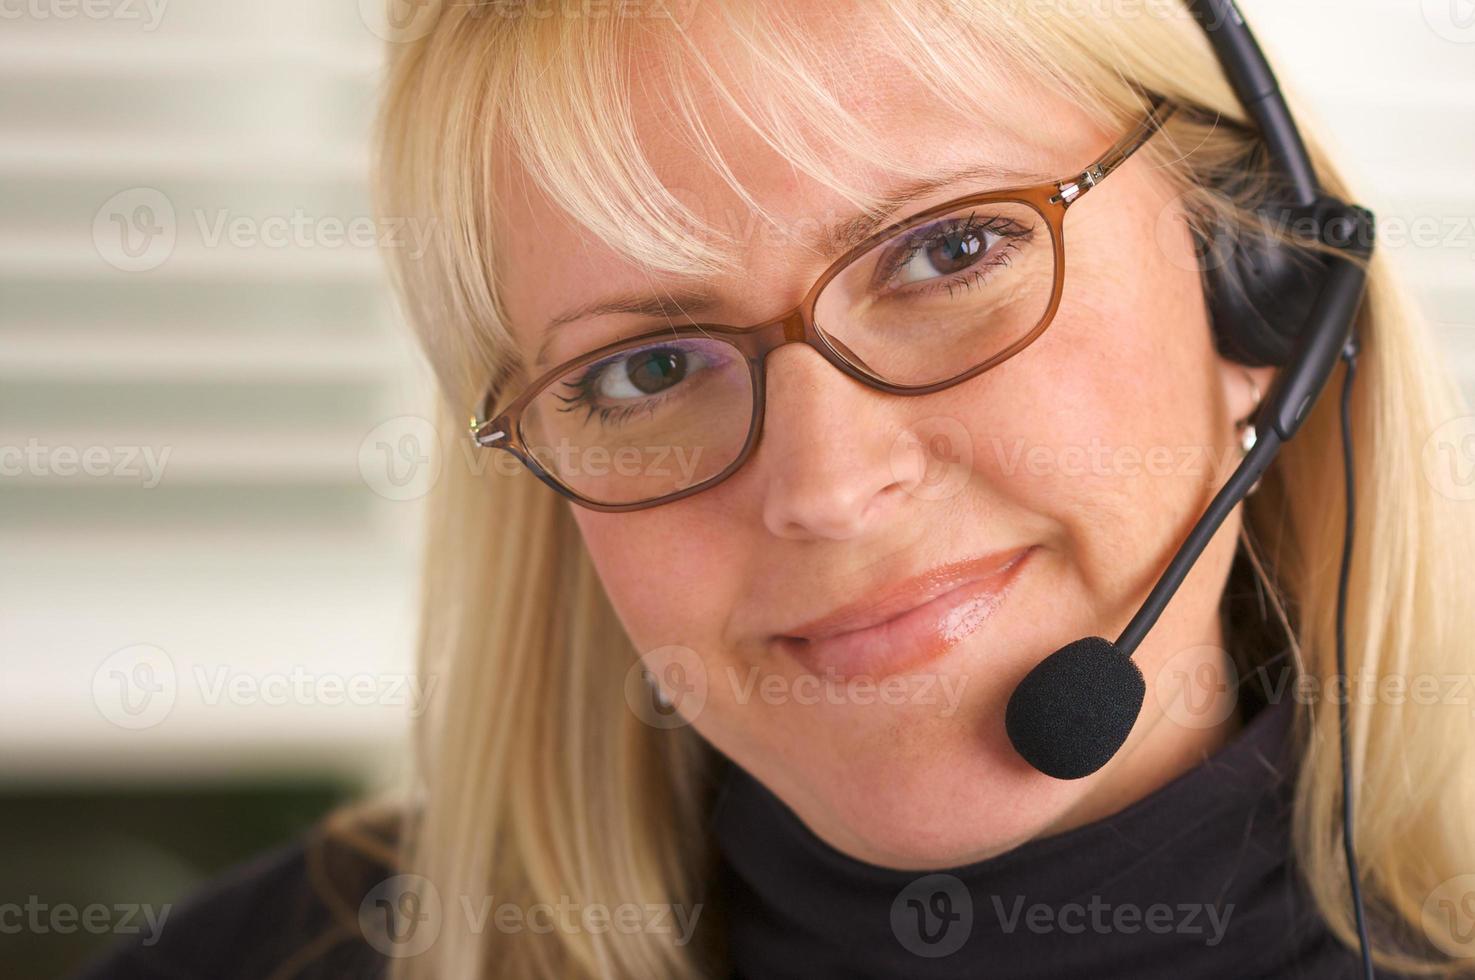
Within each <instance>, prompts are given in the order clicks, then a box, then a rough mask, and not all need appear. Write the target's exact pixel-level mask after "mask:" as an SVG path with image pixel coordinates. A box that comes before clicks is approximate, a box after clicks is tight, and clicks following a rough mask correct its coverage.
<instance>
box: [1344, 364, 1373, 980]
mask: <svg viewBox="0 0 1475 980" xmlns="http://www.w3.org/2000/svg"><path fill="white" fill-rule="evenodd" d="M1342 360H1343V361H1344V362H1345V363H1346V365H1347V373H1346V375H1345V376H1344V377H1343V379H1342V463H1343V468H1344V471H1345V472H1344V477H1345V479H1346V484H1347V490H1346V492H1347V524H1346V527H1345V528H1344V529H1343V532H1342V571H1341V576H1340V577H1339V578H1338V580H1337V676H1339V677H1341V678H1342V679H1343V684H1344V686H1345V689H1346V695H1347V696H1346V697H1344V698H1342V699H1340V700H1339V701H1338V702H1337V713H1338V718H1339V720H1340V725H1339V726H1338V727H1339V729H1340V739H1341V747H1342V850H1343V853H1344V855H1345V856H1346V858H1347V880H1348V881H1349V883H1350V884H1351V886H1352V911H1353V913H1354V914H1355V915H1356V917H1357V941H1358V943H1359V945H1360V946H1361V948H1362V972H1363V975H1364V977H1366V980H1375V977H1374V975H1373V956H1372V944H1371V943H1369V942H1368V938H1367V917H1366V915H1365V914H1364V912H1363V907H1362V884H1361V881H1360V879H1361V877H1362V876H1361V874H1360V873H1359V872H1358V869H1357V850H1356V848H1354V847H1353V844H1352V749H1351V739H1350V737H1349V733H1348V728H1349V723H1348V703H1349V702H1350V701H1351V700H1352V681H1351V679H1350V678H1348V677H1347V580H1348V578H1349V576H1350V574H1351V572H1352V526H1353V517H1354V515H1355V513H1356V511H1355V507H1354V504H1355V499H1354V493H1353V488H1354V486H1355V484H1356V480H1355V478H1354V475H1353V466H1352V409H1351V405H1352V378H1353V375H1354V374H1355V373H1356V371H1357V344H1356V341H1354V340H1349V341H1348V342H1347V345H1346V346H1345V347H1344V348H1343V349H1342Z"/></svg>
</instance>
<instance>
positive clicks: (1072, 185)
mask: <svg viewBox="0 0 1475 980" xmlns="http://www.w3.org/2000/svg"><path fill="white" fill-rule="evenodd" d="M1177 110H1178V107H1177V106H1176V105H1174V104H1173V103H1171V102H1169V101H1168V100H1167V99H1165V98H1163V97H1162V96H1157V97H1156V98H1154V99H1153V100H1152V107H1151V108H1150V109H1149V110H1148V112H1147V115H1146V116H1144V117H1143V118H1142V120H1141V122H1139V123H1138V124H1137V128H1136V129H1134V130H1132V132H1130V133H1128V134H1127V135H1126V136H1124V137H1122V138H1121V139H1119V140H1117V141H1116V143H1114V144H1112V147H1111V149H1109V150H1107V151H1106V152H1105V153H1104V154H1102V155H1101V157H1100V158H1099V159H1097V161H1096V162H1095V163H1093V164H1091V165H1090V166H1089V167H1087V168H1086V169H1085V170H1082V171H1081V172H1080V173H1079V174H1077V175H1076V176H1075V177H1072V178H1069V179H1066V180H1062V181H1061V182H1060V183H1059V185H1058V186H1059V188H1060V192H1059V193H1058V194H1056V195H1055V196H1054V197H1052V198H1050V203H1051V204H1064V205H1065V206H1066V207H1069V206H1070V205H1072V204H1074V203H1075V202H1076V201H1077V200H1079V199H1080V198H1081V196H1082V195H1084V194H1085V193H1086V192H1087V191H1089V190H1090V189H1091V188H1093V187H1095V186H1096V185H1097V184H1099V183H1101V182H1102V181H1103V180H1105V179H1106V178H1107V177H1109V176H1111V172H1112V171H1113V170H1115V169H1116V168H1117V167H1120V166H1121V165H1122V164H1123V163H1126V162H1127V158H1128V157H1130V156H1131V155H1132V154H1133V153H1136V152H1137V151H1138V150H1139V149H1141V148H1142V146H1143V144H1145V143H1146V142H1147V141H1148V140H1150V139H1152V137H1153V136H1154V134H1156V133H1157V131H1158V130H1159V129H1161V128H1162V126H1163V123H1165V122H1167V121H1168V118H1169V117H1170V116H1172V115H1173V113H1174V112H1176V111H1177Z"/></svg>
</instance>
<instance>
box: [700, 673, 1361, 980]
mask: <svg viewBox="0 0 1475 980" xmlns="http://www.w3.org/2000/svg"><path fill="white" fill-rule="evenodd" d="M1293 711H1294V707H1293V705H1292V704H1291V703H1290V701H1289V700H1286V701H1282V702H1280V703H1279V704H1276V705H1273V706H1270V707H1266V708H1264V709H1262V710H1260V711H1259V712H1258V713H1256V714H1255V715H1254V716H1253V717H1252V718H1251V719H1250V720H1249V722H1248V724H1246V725H1245V726H1244V727H1243V728H1242V729H1241V730H1240V731H1239V733H1238V734H1237V735H1236V736H1235V737H1234V738H1233V739H1231V741H1230V742H1229V743H1228V744H1226V745H1225V746H1224V747H1223V748H1222V749H1220V751H1218V752H1217V753H1215V754H1214V755H1212V756H1210V757H1209V758H1207V759H1206V760H1205V761H1204V762H1202V763H1200V764H1199V765H1198V766H1196V767H1195V768H1194V769H1192V770H1190V771H1189V772H1187V773H1184V774H1183V775H1181V776H1179V777H1178V778H1177V779H1175V780H1173V781H1172V782H1170V783H1169V784H1167V785H1166V786H1164V787H1162V788H1161V789H1159V790H1157V791H1156V792H1154V793H1152V794H1151V795H1149V796H1147V797H1145V798H1143V799H1141V800H1139V801H1137V802H1136V803H1133V804H1131V805H1130V806H1128V807H1127V808H1126V809H1124V810H1122V811H1120V812H1118V813H1116V814H1114V815H1112V816H1109V817H1107V818H1105V819H1102V820H1099V821H1096V822H1094V823H1090V824H1087V825H1085V826H1082V827H1078V828H1075V829H1073V830H1070V831H1066V832H1064V833H1061V834H1058V835H1054V836H1051V837H1047V838H1041V839H1038V840H1034V841H1030V842H1028V843H1026V844H1024V845H1022V846H1020V847H1018V848H1015V849H1014V850H1012V851H1009V852H1007V853H1004V854H1001V855H999V856H997V857H994V858H990V859H988V860H985V861H981V862H978V863H976V864H970V865H967V866H965V867H960V868H953V869H949V870H947V871H941V872H933V871H919V872H908V871H899V870H892V869H888V868H880V867H877V866H874V865H870V864H866V863H864V862H860V861H857V860H855V859H853V858H851V857H849V856H847V855H845V854H843V853H841V852H839V851H837V850H835V849H834V848H833V847H831V846H830V845H828V844H826V843H825V842H824V841H822V840H820V839H819V838H818V837H817V836H815V834H814V833H813V832H812V831H810V830H809V829H808V828H807V827H806V826H805V825H804V824H803V823H802V822H801V821H800V820H799V818H798V817H797V816H795V814H794V813H793V811H791V810H790V809H789V808H788V807H787V806H786V805H785V804H784V803H782V802H781V801H780V800H779V799H778V798H777V797H775V796H774V795H773V794H772V793H771V792H770V791H769V790H768V789H767V788H766V787H764V786H763V785H762V784H761V783H759V782H758V781H757V780H756V779H755V778H753V776H751V775H750V774H749V773H747V772H746V771H744V770H742V769H741V768H739V767H738V766H736V765H732V766H730V767H729V770H728V773H727V775H726V778H725V783H724V785H723V787H722V790H721V793H720V795H719V799H718V802H717V808H716V811H715V813H714V820H715V825H714V826H715V834H716V840H717V846H718V849H719V852H720V854H721V857H722V870H721V874H722V882H721V884H722V891H721V894H722V899H723V904H724V905H725V908H726V916H727V922H728V925H727V935H728V944H729V947H730V952H731V955H732V962H733V965H734V968H735V972H736V975H737V976H738V977H741V978H747V980H773V978H784V977H804V978H806V980H809V978H827V977H846V978H869V977H878V978H879V977H887V978H890V977H906V978H918V980H928V978H935V980H959V978H965V977H966V978H974V977H1009V978H1019V980H1033V978H1049V980H1056V978H1062V977H1085V976H1089V977H1092V978H1093V980H1101V978H1110V977H1131V978H1133V980H1144V978H1155V977H1163V978H1172V980H1181V978H1186V977H1211V976H1212V977H1235V978H1248V977H1318V978H1320V977H1342V976H1347V977H1351V976H1355V975H1356V960H1355V956H1354V955H1353V954H1352V953H1350V952H1348V951H1347V950H1345V949H1343V948H1342V947H1341V946H1339V945H1338V944H1336V942H1335V941H1334V940H1333V939H1332V938H1331V937H1330V935H1329V934H1328V932H1327V931H1326V928H1325V926H1324V925H1323V924H1322V922H1321V920H1320V919H1319V917H1318V916H1317V915H1316V914H1315V910H1314V908H1313V906H1312V905H1311V903H1310V901H1309V898H1308V897H1307V896H1306V894H1305V892H1304V890H1303V889H1302V888H1301V887H1300V885H1299V883H1298V881H1297V879H1296V876H1295V873H1294V870H1293V866H1292V864H1291V842H1290V819H1289V818H1290V813H1291V793H1292V782H1293V773H1294V759H1293V756H1292V753H1291V752H1290V751H1289V748H1290V746H1289V737H1288V734H1289V730H1290V723H1291V720H1292V717H1293Z"/></svg>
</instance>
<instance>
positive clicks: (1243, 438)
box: [1234, 371, 1260, 493]
mask: <svg viewBox="0 0 1475 980" xmlns="http://www.w3.org/2000/svg"><path fill="white" fill-rule="evenodd" d="M1244 376H1245V380H1246V381H1248V382H1249V383H1250V397H1251V398H1253V399H1254V402H1255V403H1254V405H1252V406H1251V407H1250V413H1249V414H1248V415H1246V416H1245V417H1244V418H1242V419H1240V420H1239V421H1238V422H1236V423H1234V430H1235V431H1236V432H1237V433H1239V454H1240V458H1244V457H1245V456H1248V455H1249V454H1250V450H1251V449H1254V448H1255V441H1256V440H1257V439H1258V438H1259V434H1258V433H1257V432H1256V431H1255V422H1254V418H1255V414H1256V413H1257V412H1258V411H1259V410H1260V386H1259V385H1257V384H1255V378H1254V376H1253V375H1252V374H1250V372H1249V371H1245V372H1244ZM1258 489H1260V481H1259V480H1256V481H1255V482H1254V484H1253V485H1252V486H1251V487H1250V489H1249V493H1254V492H1255V491H1256V490H1258Z"/></svg>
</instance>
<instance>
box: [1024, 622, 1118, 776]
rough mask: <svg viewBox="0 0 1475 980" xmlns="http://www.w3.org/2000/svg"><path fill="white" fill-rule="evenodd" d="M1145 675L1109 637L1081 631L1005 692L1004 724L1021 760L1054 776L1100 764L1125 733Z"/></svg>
mask: <svg viewBox="0 0 1475 980" xmlns="http://www.w3.org/2000/svg"><path fill="white" fill-rule="evenodd" d="M1146 694H1147V683H1146V682H1145V681H1144V680H1143V679H1142V671H1140V670H1138V669H1137V664H1136V663H1134V662H1133V661H1132V658H1131V657H1129V656H1127V655H1126V654H1124V653H1122V652H1121V651H1120V650H1118V649H1117V646H1116V644H1115V643H1112V642H1111V641H1110V640H1107V639H1103V638H1102V637H1099V636H1088V637H1086V638H1085V639H1081V640H1076V641H1075V642H1074V643H1071V644H1068V645H1066V646H1063V647H1061V648H1060V649H1059V650H1056V651H1055V652H1054V653H1052V654H1050V656H1048V657H1046V658H1045V659H1044V660H1042V661H1040V662H1039V663H1038V664H1036V665H1035V668H1034V670H1031V671H1030V672H1029V673H1028V674H1026V675H1025V677H1024V680H1022V681H1020V682H1019V686H1018V687H1016V688H1015V689H1014V693H1013V695H1011V696H1010V698H1009V707H1008V709H1007V710H1006V711H1005V712H1004V727H1005V728H1006V729H1007V730H1008V732H1009V741H1011V742H1013V743H1014V748H1015V749H1016V750H1017V751H1018V752H1019V754H1020V755H1022V756H1023V757H1024V759H1025V761H1026V762H1028V763H1029V764H1030V765H1032V766H1034V767H1035V768H1036V769H1038V770H1039V771H1040V772H1042V773H1044V774H1045V775H1047V776H1054V777H1055V778H1056V779H1080V778H1081V777H1082V776H1089V775H1091V773H1093V772H1095V771H1096V770H1097V769H1100V768H1101V767H1102V766H1104V765H1106V763H1107V761H1108V760H1110V759H1111V757H1112V756H1114V755H1116V753H1117V749H1119V748H1121V747H1122V743H1123V742H1125V741H1126V740H1127V736H1128V735H1129V734H1130V733H1131V731H1132V726H1133V725H1135V724H1136V723H1137V715H1138V713H1140V712H1141V710H1142V699H1143V698H1144V697H1145V696H1146Z"/></svg>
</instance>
